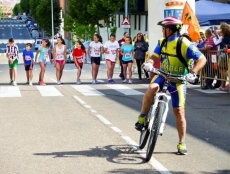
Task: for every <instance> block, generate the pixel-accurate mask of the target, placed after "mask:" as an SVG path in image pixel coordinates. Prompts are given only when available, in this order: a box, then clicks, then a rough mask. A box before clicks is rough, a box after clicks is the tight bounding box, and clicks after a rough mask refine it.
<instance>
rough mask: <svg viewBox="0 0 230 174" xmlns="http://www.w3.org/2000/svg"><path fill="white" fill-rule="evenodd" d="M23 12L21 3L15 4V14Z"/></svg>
mask: <svg viewBox="0 0 230 174" xmlns="http://www.w3.org/2000/svg"><path fill="white" fill-rule="evenodd" d="M21 12H22V9H21V5H20V3H18V4H15V6H14V8H13V14H14V15H15V16H17V15H18V13H21Z"/></svg>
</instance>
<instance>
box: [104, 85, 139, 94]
mask: <svg viewBox="0 0 230 174" xmlns="http://www.w3.org/2000/svg"><path fill="white" fill-rule="evenodd" d="M106 86H107V87H109V88H111V89H114V90H116V91H118V92H120V93H122V94H124V95H143V93H142V92H140V91H137V90H134V89H132V88H129V87H127V86H125V85H116V84H112V85H106Z"/></svg>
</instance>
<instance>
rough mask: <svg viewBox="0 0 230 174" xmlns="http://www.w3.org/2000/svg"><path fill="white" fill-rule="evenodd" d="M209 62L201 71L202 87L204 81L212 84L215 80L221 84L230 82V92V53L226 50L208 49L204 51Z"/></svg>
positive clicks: (229, 89)
mask: <svg viewBox="0 0 230 174" xmlns="http://www.w3.org/2000/svg"><path fill="white" fill-rule="evenodd" d="M203 54H204V55H205V57H206V59H207V63H206V65H205V66H204V68H203V69H202V70H201V72H200V81H201V83H200V84H201V87H202V86H203V85H204V83H206V84H207V83H208V84H212V83H213V81H216V83H219V84H221V86H224V85H227V84H228V86H229V87H228V92H230V85H229V82H230V55H229V54H227V53H226V51H207V52H203Z"/></svg>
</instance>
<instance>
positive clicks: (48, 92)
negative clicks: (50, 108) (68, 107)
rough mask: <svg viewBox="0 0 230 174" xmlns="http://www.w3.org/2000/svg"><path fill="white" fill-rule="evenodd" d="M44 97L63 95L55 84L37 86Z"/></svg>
mask: <svg viewBox="0 0 230 174" xmlns="http://www.w3.org/2000/svg"><path fill="white" fill-rule="evenodd" d="M36 87H37V89H38V90H39V92H40V94H41V95H42V96H43V97H56V96H63V95H62V94H61V93H60V92H59V91H58V90H57V89H56V88H55V87H54V86H36Z"/></svg>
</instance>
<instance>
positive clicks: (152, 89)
mask: <svg viewBox="0 0 230 174" xmlns="http://www.w3.org/2000/svg"><path fill="white" fill-rule="evenodd" d="M158 25H161V26H162V32H163V38H162V39H160V40H159V42H158V45H157V46H156V48H155V50H154V52H153V56H152V58H153V59H159V58H160V59H161V65H160V69H161V70H163V71H165V72H170V73H172V74H177V75H185V76H186V79H187V81H188V82H189V83H196V82H197V81H198V79H197V76H196V74H197V73H198V71H199V70H200V69H201V68H202V67H204V65H205V63H206V58H205V56H204V55H203V54H202V53H201V52H200V51H199V50H198V49H197V47H196V46H195V45H194V44H192V43H191V42H190V41H189V40H188V39H187V38H185V37H183V40H182V44H181V48H180V50H181V54H182V56H183V58H184V59H185V60H186V62H188V61H189V59H193V60H195V61H196V62H197V63H196V65H195V66H194V67H193V69H192V70H190V72H188V69H187V68H186V65H185V64H184V63H183V62H181V61H180V59H179V58H178V56H177V54H176V46H177V41H178V38H179V37H180V30H181V28H182V26H183V24H182V21H181V20H179V19H177V18H175V17H167V18H165V19H164V20H163V21H160V22H158ZM165 39H166V40H165ZM163 40H165V41H164V43H163V44H162V42H163ZM161 44H162V45H163V46H162V45H161ZM152 65H153V64H152V62H146V63H144V65H143V68H144V69H145V70H147V71H150V70H152V71H154V67H153V66H152ZM163 84H164V78H163V77H162V76H158V75H156V76H154V78H153V79H152V81H151V84H150V85H149V88H148V89H147V91H146V93H145V95H144V97H143V102H142V109H141V114H140V115H139V117H138V122H137V123H136V124H135V128H136V129H137V130H139V131H141V130H142V129H143V127H144V125H145V123H146V116H147V114H148V111H149V109H150V106H151V104H152V103H153V100H154V96H155V94H156V93H157V92H158V91H160V90H161V88H162V86H163ZM168 91H169V92H170V93H171V97H172V105H173V112H174V115H175V117H176V126H177V131H178V135H179V144H178V145H177V149H178V152H177V154H181V155H186V154H187V150H186V145H185V134H186V120H185V110H184V107H185V95H186V85H185V84H182V83H179V82H173V81H171V83H170V86H169V87H168Z"/></svg>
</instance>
